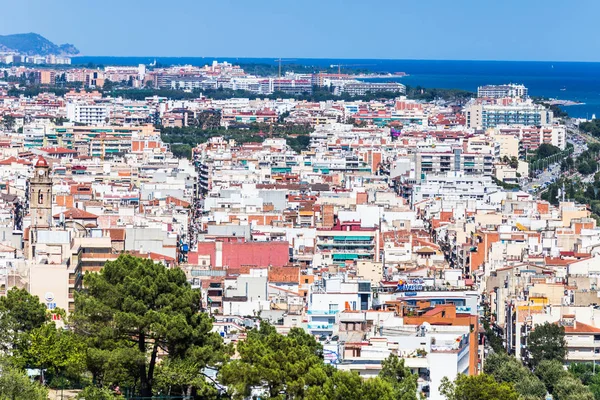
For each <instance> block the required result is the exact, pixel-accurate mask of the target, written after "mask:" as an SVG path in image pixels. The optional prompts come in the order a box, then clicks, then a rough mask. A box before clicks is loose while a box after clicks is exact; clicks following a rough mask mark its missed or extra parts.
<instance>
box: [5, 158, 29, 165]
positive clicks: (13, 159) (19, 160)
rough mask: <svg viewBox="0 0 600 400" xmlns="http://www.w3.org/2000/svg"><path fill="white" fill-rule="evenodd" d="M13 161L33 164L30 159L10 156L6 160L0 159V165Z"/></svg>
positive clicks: (9, 163)
mask: <svg viewBox="0 0 600 400" xmlns="http://www.w3.org/2000/svg"><path fill="white" fill-rule="evenodd" d="M13 163H16V164H23V165H31V163H30V162H29V161H27V160H22V159H19V158H15V157H8V158H7V159H6V160H2V161H0V165H12V164H13Z"/></svg>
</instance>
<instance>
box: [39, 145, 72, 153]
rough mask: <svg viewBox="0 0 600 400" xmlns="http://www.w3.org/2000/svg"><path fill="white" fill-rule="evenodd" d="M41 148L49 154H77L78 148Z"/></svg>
mask: <svg viewBox="0 0 600 400" xmlns="http://www.w3.org/2000/svg"><path fill="white" fill-rule="evenodd" d="M40 150H41V151H43V152H45V153H47V154H77V150H73V149H67V148H66V147H44V148H41V149H40Z"/></svg>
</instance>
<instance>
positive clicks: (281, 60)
mask: <svg viewBox="0 0 600 400" xmlns="http://www.w3.org/2000/svg"><path fill="white" fill-rule="evenodd" d="M290 61H296V59H295V58H291V59H288V60H284V59H282V58H281V57H280V58H278V59H277V60H275V62H276V63H278V64H279V73H278V74H277V85H279V81H280V80H281V63H282V62H290ZM278 88H279V86H278Z"/></svg>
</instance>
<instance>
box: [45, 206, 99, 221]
mask: <svg viewBox="0 0 600 400" xmlns="http://www.w3.org/2000/svg"><path fill="white" fill-rule="evenodd" d="M60 214H63V215H64V216H65V220H69V219H98V216H97V215H94V214H92V213H90V212H87V211H85V210H80V209H79V208H75V207H72V208H69V209H68V210H65V211H64V212H62V213H58V214H56V215H54V218H60Z"/></svg>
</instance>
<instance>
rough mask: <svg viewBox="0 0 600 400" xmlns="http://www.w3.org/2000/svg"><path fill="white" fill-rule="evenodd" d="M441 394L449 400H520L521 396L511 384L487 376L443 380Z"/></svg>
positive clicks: (460, 376)
mask: <svg viewBox="0 0 600 400" xmlns="http://www.w3.org/2000/svg"><path fill="white" fill-rule="evenodd" d="M440 392H441V393H442V394H443V395H444V396H446V398H447V399H448V400H518V399H519V394H518V393H517V392H516V391H515V389H514V388H513V385H511V384H510V383H499V382H496V380H494V378H493V377H492V376H490V375H487V374H480V375H474V376H469V375H463V374H460V375H458V376H457V377H456V379H455V380H454V381H453V382H451V381H450V380H449V379H448V378H444V379H442V384H441V385H440Z"/></svg>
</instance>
